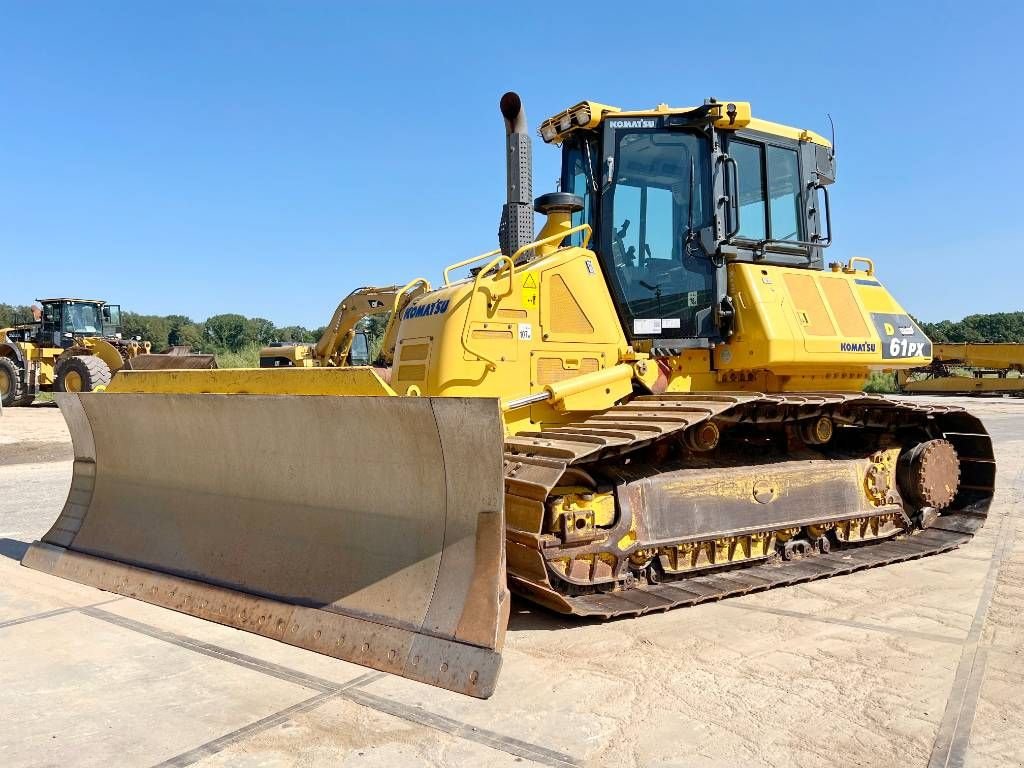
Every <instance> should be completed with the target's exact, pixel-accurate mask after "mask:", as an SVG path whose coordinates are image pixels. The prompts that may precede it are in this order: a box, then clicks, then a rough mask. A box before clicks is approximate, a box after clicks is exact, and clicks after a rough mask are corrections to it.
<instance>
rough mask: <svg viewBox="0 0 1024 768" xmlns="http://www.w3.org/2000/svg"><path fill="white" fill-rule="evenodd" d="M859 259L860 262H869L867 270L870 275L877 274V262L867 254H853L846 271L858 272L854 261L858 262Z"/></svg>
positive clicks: (847, 263)
mask: <svg viewBox="0 0 1024 768" xmlns="http://www.w3.org/2000/svg"><path fill="white" fill-rule="evenodd" d="M857 261H860V262H863V263H864V264H867V269H866V270H865V271H866V272H867V274H868V277H870V276H872V275H874V274H875V262H873V261H872V260H871V259H869V258H868V257H867V256H851V257H850V260H849V261H848V262H846V271H847V272H856V271H857V268H856V267H854V266H853V265H854V262H857Z"/></svg>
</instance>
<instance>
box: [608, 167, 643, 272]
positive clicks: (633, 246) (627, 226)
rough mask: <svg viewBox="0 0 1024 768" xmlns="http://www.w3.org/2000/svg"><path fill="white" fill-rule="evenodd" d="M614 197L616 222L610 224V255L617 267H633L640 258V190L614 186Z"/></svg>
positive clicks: (621, 185) (623, 185)
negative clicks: (612, 256) (622, 265)
mask: <svg viewBox="0 0 1024 768" xmlns="http://www.w3.org/2000/svg"><path fill="white" fill-rule="evenodd" d="M614 195H615V198H614V202H613V203H612V205H613V206H614V209H615V215H616V217H618V221H614V222H612V254H613V255H614V257H615V263H616V264H617V265H618V264H625V265H626V266H628V267H635V266H637V263H638V258H639V256H640V227H639V226H637V223H638V222H639V221H640V188H639V187H629V186H626V185H625V184H616V185H615V192H614Z"/></svg>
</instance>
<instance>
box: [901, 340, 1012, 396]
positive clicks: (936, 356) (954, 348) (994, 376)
mask: <svg viewBox="0 0 1024 768" xmlns="http://www.w3.org/2000/svg"><path fill="white" fill-rule="evenodd" d="M1013 372H1016V373H1017V375H1016V376H1011V375H1008V374H1011V373H1013ZM896 380H897V383H898V384H899V387H900V391H901V392H906V393H907V394H919V395H1018V396H1020V395H1024V344H1008V343H1007V344H1000V343H980V342H968V343H961V344H935V345H933V347H932V362H931V364H930V365H926V366H922V367H920V368H911V369H909V370H901V371H897V373H896Z"/></svg>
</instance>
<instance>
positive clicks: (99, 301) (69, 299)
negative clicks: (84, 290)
mask: <svg viewBox="0 0 1024 768" xmlns="http://www.w3.org/2000/svg"><path fill="white" fill-rule="evenodd" d="M36 301H38V302H39V303H40V304H42V303H43V302H44V301H80V302H83V303H85V304H106V303H107V302H105V301H104V300H103V299H71V298H68V297H66V296H63V297H60V298H56V299H36Z"/></svg>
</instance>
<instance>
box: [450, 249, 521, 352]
mask: <svg viewBox="0 0 1024 768" xmlns="http://www.w3.org/2000/svg"><path fill="white" fill-rule="evenodd" d="M502 262H505V264H507V265H508V290H507V291H506V292H505V293H502V294H497V295H495V294H491V293H490V291H488V293H489V294H490V300H489V301H488V305H490V304H491V303H492V302H495V301H497V300H498V299H503V298H505V297H506V296H511V295H512V294H513V293H514V292H515V289H516V286H515V275H516V264H515V262H514V261H513V260H512V258H511V257H510V256H505V255H504V254H502V255H500V256H498V257H497V258H496V259H494V260H492V261H489V262H487V266H486V267H483V268H482V269H481V270H480V271H479V272H477V273H476V277H475V278H473V290H472V291H470V293H469V304H468V305H467V307H466V320H465V323H464V325H463V326H462V348H463V349H464V350H465V351H466V352H468V353H469V354H471V355H474V356H476V357H478V358H480V359H481V360H482V361H483V362H485V363H486V364H487V370H489V371H496V370H497V369H498V364H497V363H496V362H495V361H494V360H491V358H489V357H487V356H486V355H482V354H480V353H479V352H477V351H476V350H475V349H472V348H471V347H470V346H469V333H470V327H469V319H470V318H471V317H472V316H473V312H472V309H473V299H475V298H476V292H477V291H478V290H480V281H481V280H482V279H483V277H484V275H486V274H487V273H488V272H490V271H491V270H492V269H494V268H495V267H497V266H498V265H499V264H501V263H502ZM503 271H504V267H501V268H499V269H498V271H497V272H496V273H495V275H494V279H495V280H497V279H498V277H499V276H500V275H501V273H502V272H503Z"/></svg>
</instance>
